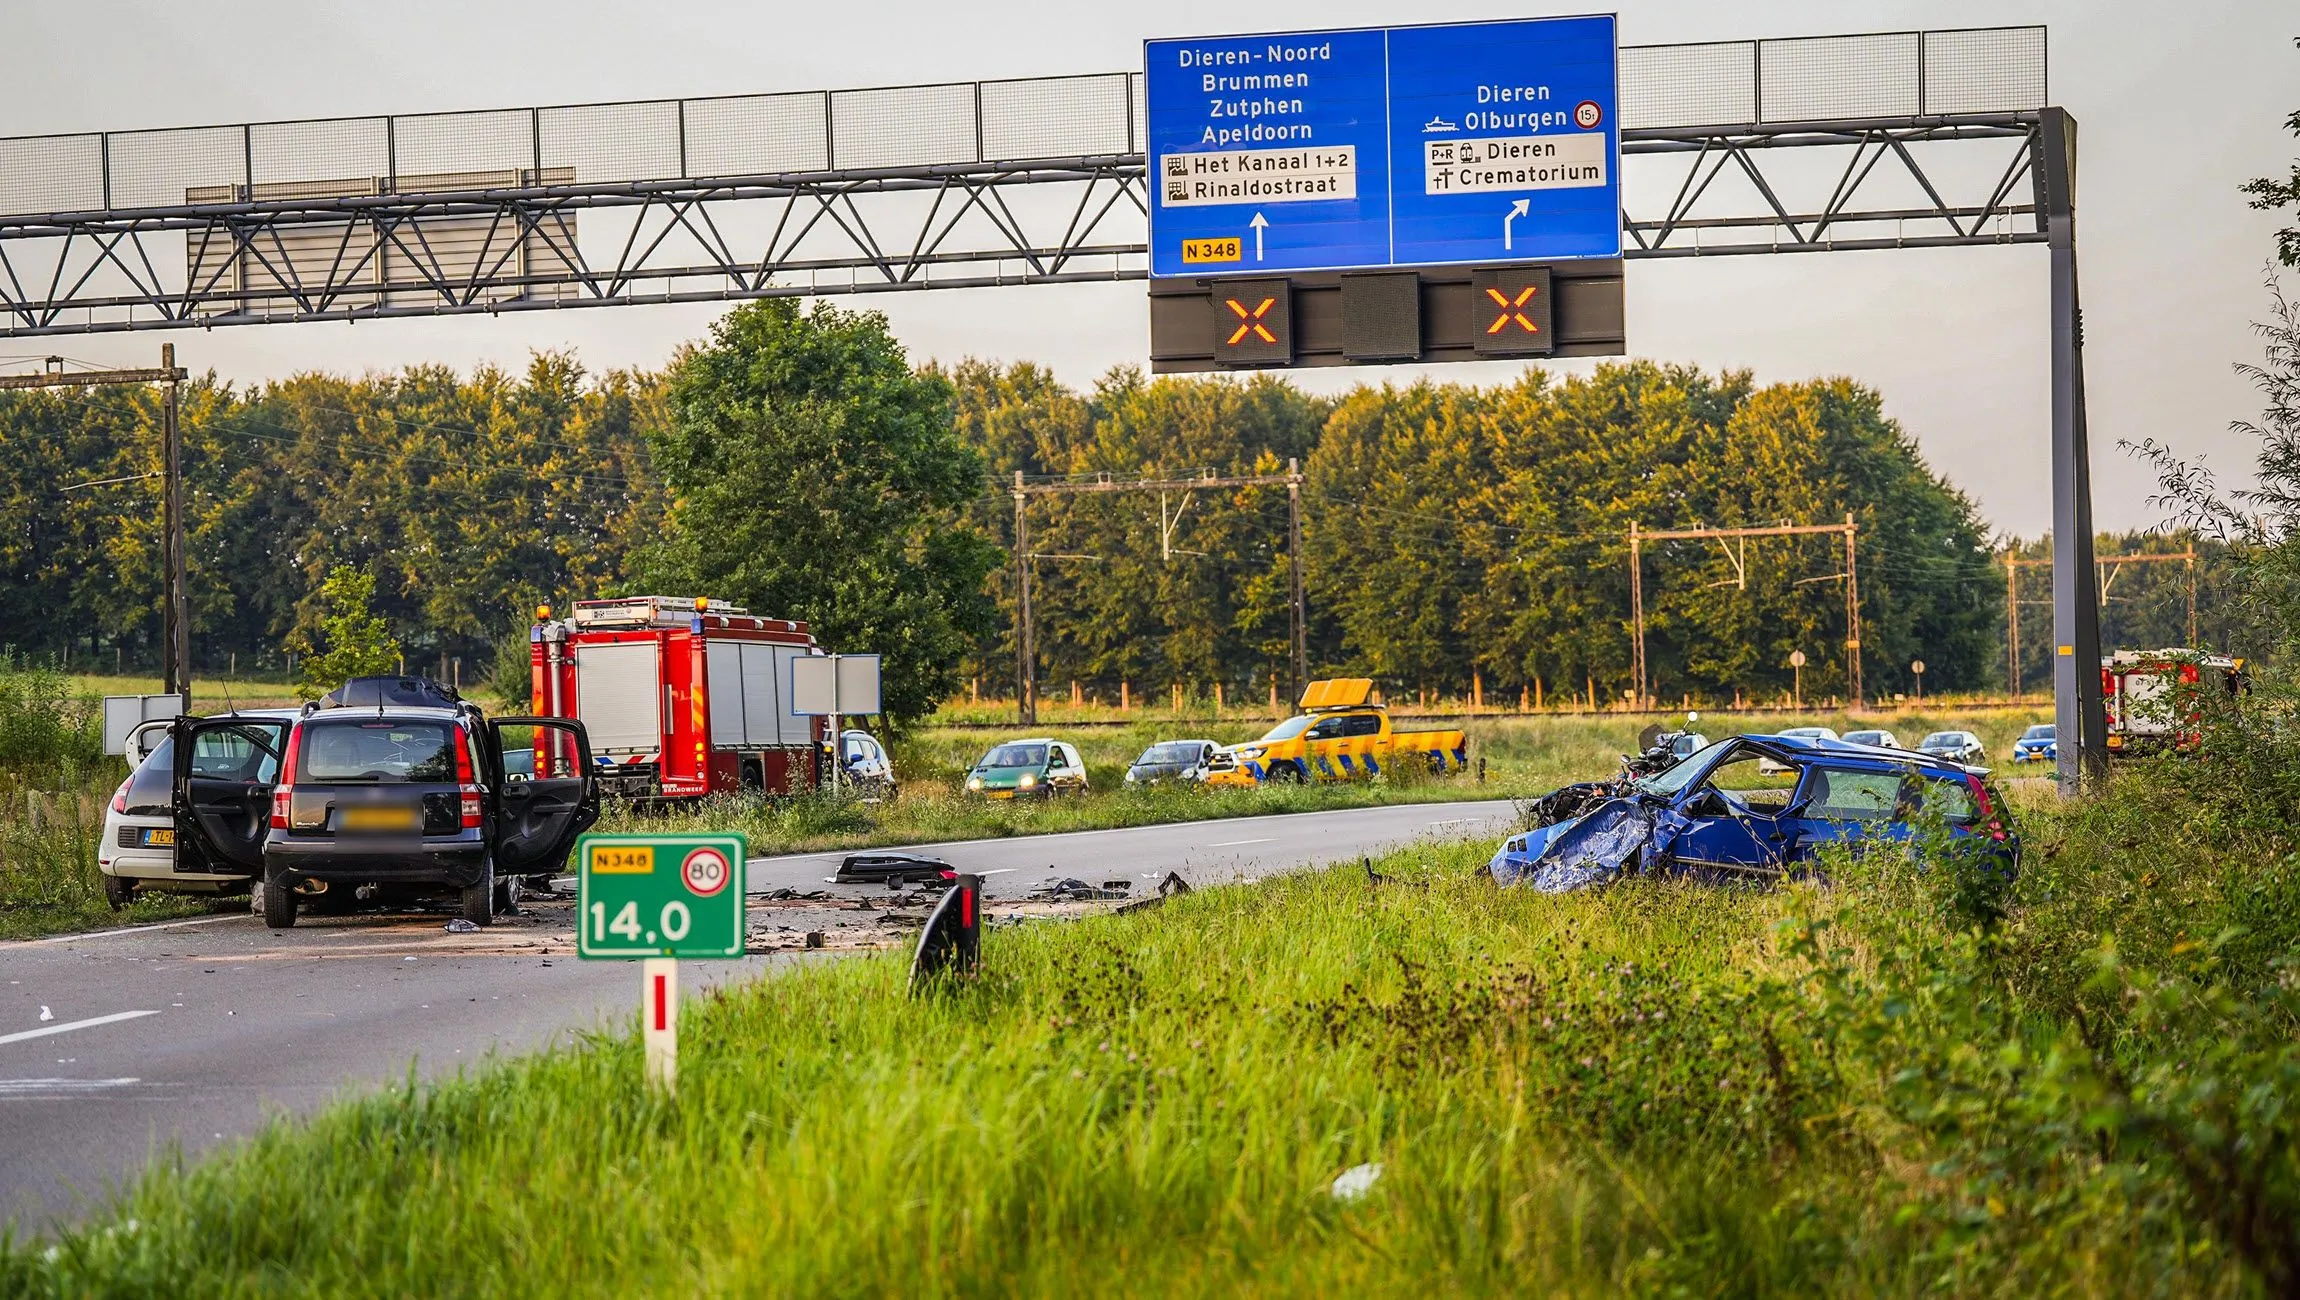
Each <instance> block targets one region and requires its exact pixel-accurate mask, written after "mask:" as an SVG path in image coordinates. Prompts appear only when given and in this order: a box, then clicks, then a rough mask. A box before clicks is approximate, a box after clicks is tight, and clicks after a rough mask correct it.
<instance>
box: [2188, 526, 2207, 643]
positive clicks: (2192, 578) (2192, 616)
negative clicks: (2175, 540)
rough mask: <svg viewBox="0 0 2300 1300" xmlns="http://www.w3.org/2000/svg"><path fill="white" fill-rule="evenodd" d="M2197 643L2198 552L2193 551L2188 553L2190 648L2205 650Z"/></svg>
mask: <svg viewBox="0 0 2300 1300" xmlns="http://www.w3.org/2000/svg"><path fill="white" fill-rule="evenodd" d="M2196 642H2197V636H2196V552H2195V551H2194V550H2193V549H2191V550H2190V551H2189V552H2188V648H2189V649H2191V650H2201V649H2203V648H2204V647H2202V646H2200V645H2198V644H2196Z"/></svg>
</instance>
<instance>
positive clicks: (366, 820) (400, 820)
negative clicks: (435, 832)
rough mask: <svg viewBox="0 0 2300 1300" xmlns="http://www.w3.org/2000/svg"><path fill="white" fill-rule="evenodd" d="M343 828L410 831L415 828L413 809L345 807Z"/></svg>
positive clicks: (348, 829)
mask: <svg viewBox="0 0 2300 1300" xmlns="http://www.w3.org/2000/svg"><path fill="white" fill-rule="evenodd" d="M343 828H344V829H345V830H347V831H411V830H414V829H415V810H414V809H413V808H346V809H344V810H343Z"/></svg>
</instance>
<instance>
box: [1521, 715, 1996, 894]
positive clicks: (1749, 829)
mask: <svg viewBox="0 0 2300 1300" xmlns="http://www.w3.org/2000/svg"><path fill="white" fill-rule="evenodd" d="M1928 816H1937V817H1938V818H1939V823H1940V825H1942V826H1943V827H1944V828H1945V829H1946V832H1947V834H1948V835H1949V836H1950V837H1951V838H1952V839H1953V840H1955V841H1958V842H1969V843H1970V845H1971V847H1972V848H1973V849H1974V850H1975V851H1976V852H1979V853H1981V854H1984V855H1985V856H1986V857H1988V858H1990V859H1992V860H1993V861H1994V863H1995V864H1996V866H1997V868H1998V869H1999V870H2001V871H2002V872H2003V873H2004V874H2006V875H2007V876H2010V875H2011V874H2012V873H2013V872H2015V871H2017V870H2018V869H2019V864H2020V839H2019V837H2018V836H2017V835H2016V834H2015V833H2014V831H2013V827H2012V822H2011V818H2010V816H2009V814H2008V813H2007V811H2006V809H2005V805H2004V800H2003V799H2002V798H2001V797H2000V796H1999V795H1998V794H1997V792H1996V791H1995V790H1993V789H1992V788H1990V786H1989V785H1988V783H1987V781H1986V780H1985V779H1984V777H1983V774H1981V773H1979V772H1975V771H1972V770H1970V769H1968V768H1965V767H1963V766H1961V765H1959V764H1956V763H1952V762H1949V761H1948V760H1946V759H1940V758H1933V757H1931V756H1929V755H1924V754H1917V753H1912V752H1909V751H1906V750H1896V749H1882V748H1878V747H1875V746H1870V745H1853V744H1847V743H1845V742H1843V741H1838V740H1825V739H1820V740H1806V739H1795V738H1791V737H1785V736H1730V737H1727V738H1726V739H1724V740H1720V741H1717V742H1716V743H1714V744H1711V745H1708V746H1706V747H1704V748H1702V749H1700V750H1698V751H1696V752H1695V753H1693V754H1692V755H1691V756H1689V757H1687V758H1686V759H1685V760H1684V761H1682V762H1680V763H1678V764H1677V765H1676V766H1674V767H1671V768H1669V769H1668V770H1666V771H1664V772H1661V773H1659V774H1656V775H1652V776H1645V777H1640V778H1637V779H1636V780H1634V781H1628V782H1625V783H1622V784H1620V785H1617V786H1615V787H1613V788H1612V789H1611V790H1609V791H1608V792H1607V793H1606V795H1605V797H1601V798H1596V799H1584V800H1583V801H1582V802H1581V803H1580V805H1579V807H1578V808H1577V810H1576V811H1575V813H1574V815H1571V816H1567V817H1564V818H1561V819H1560V820H1558V821H1556V822H1553V823H1551V824H1550V825H1547V826H1540V827H1536V828H1535V829H1533V830H1529V831H1525V832H1523V833H1521V834H1517V835H1513V836H1511V837H1510V838H1509V839H1508V840H1507V841H1505V842H1504V843H1503V844H1502V846H1501V850H1500V852H1498V853H1496V854H1494V856H1493V861H1492V862H1490V863H1488V864H1487V867H1486V870H1487V873H1488V874H1489V875H1491V876H1492V877H1493V879H1494V880H1495V881H1496V882H1497V883H1500V884H1504V885H1514V884H1524V885H1530V886H1531V887H1533V888H1535V889H1537V890H1540V891H1542V892H1544V893H1566V892H1569V891H1572V890H1576V889H1585V888H1589V887H1591V886H1594V885H1600V884H1604V883H1605V882H1607V881H1610V880H1612V879H1615V878H1616V877H1619V876H1622V875H1628V874H1646V875H1685V876H1693V877H1697V878H1701V879H1708V880H1731V879H1737V878H1740V879H1751V878H1753V879H1779V878H1782V877H1785V876H1788V875H1792V874H1795V873H1796V872H1798V871H1799V870H1801V869H1802V868H1804V867H1805V866H1807V865H1808V864H1810V863H1811V862H1812V861H1813V860H1814V859H1815V858H1816V857H1818V856H1819V854H1820V852H1821V851H1822V850H1823V849H1825V848H1827V847H1829V846H1831V845H1846V846H1850V847H1855V848H1858V847H1860V846H1862V845H1864V844H1875V843H1895V844H1898V843H1906V842H1907V841H1909V840H1910V839H1911V838H1912V837H1914V836H1915V835H1916V834H1917V833H1918V827H1919V826H1920V825H1921V824H1923V823H1924V822H1925V821H1926V819H1927V817H1928Z"/></svg>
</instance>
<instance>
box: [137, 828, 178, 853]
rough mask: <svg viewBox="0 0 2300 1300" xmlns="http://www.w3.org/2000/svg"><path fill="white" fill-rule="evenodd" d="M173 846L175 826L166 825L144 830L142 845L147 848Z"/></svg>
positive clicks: (169, 847)
mask: <svg viewBox="0 0 2300 1300" xmlns="http://www.w3.org/2000/svg"><path fill="white" fill-rule="evenodd" d="M175 846H176V830H175V828H174V827H172V826H168V827H153V828H151V829H149V830H146V831H145V832H144V847H145V848H148V849H172V848H174V847H175Z"/></svg>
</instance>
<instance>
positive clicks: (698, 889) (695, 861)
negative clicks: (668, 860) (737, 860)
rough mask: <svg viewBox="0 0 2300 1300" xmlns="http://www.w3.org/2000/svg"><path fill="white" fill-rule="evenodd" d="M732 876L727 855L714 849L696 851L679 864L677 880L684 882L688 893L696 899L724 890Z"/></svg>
mask: <svg viewBox="0 0 2300 1300" xmlns="http://www.w3.org/2000/svg"><path fill="white" fill-rule="evenodd" d="M734 874H735V872H734V868H733V867H731V866H729V865H728V863H727V855H726V854H724V853H721V852H719V851H718V850H717V849H714V848H708V847H705V848H699V849H696V850H694V851H693V852H691V853H689V854H688V855H687V860H686V861H684V862H682V863H680V864H679V878H680V879H681V880H684V881H685V882H686V884H687V890H688V892H690V893H692V894H694V895H695V896H697V897H698V898H709V897H711V896H712V895H713V894H716V893H718V892H719V891H720V890H722V889H725V888H726V887H727V882H728V881H729V880H731V879H733V878H734Z"/></svg>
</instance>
